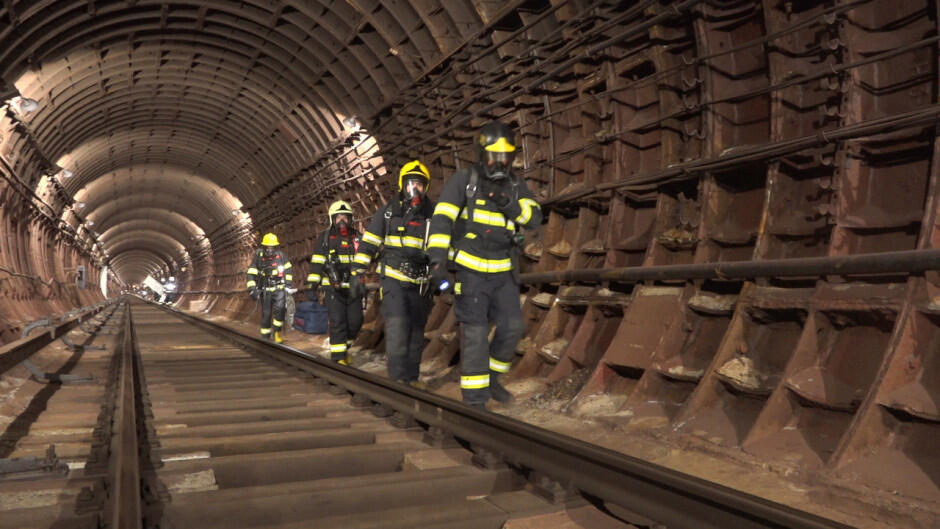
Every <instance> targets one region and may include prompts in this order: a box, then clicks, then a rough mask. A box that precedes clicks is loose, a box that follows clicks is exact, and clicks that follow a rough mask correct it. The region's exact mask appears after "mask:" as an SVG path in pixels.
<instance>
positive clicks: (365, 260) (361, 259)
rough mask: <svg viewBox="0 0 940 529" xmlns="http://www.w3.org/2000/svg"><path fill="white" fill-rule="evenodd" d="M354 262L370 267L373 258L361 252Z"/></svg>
mask: <svg viewBox="0 0 940 529" xmlns="http://www.w3.org/2000/svg"><path fill="white" fill-rule="evenodd" d="M353 261H354V262H356V263H358V264H361V265H364V266H369V264H370V263H372V257H370V256H369V254H367V253H362V252H359V253H357V254H356V258H355V259H353Z"/></svg>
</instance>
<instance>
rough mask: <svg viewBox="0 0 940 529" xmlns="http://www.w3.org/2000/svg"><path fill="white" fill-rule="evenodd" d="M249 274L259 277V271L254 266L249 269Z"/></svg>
mask: <svg viewBox="0 0 940 529" xmlns="http://www.w3.org/2000/svg"><path fill="white" fill-rule="evenodd" d="M248 273H249V274H253V275H258V269H257V268H255V267H253V266H252V267H251V268H249V269H248Z"/></svg>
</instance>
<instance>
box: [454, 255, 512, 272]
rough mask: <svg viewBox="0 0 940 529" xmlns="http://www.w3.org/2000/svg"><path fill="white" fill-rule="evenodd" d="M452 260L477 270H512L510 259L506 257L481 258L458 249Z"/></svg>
mask: <svg viewBox="0 0 940 529" xmlns="http://www.w3.org/2000/svg"><path fill="white" fill-rule="evenodd" d="M454 261H455V262H456V263H457V264H459V265H461V266H464V267H466V268H469V269H471V270H476V271H477V272H486V273H496V272H508V271H510V270H512V260H511V259H509V258H508V257H507V258H505V259H482V258H480V257H476V256H475V255H471V254H468V253H467V252H463V251H460V252H457V255H456V256H454Z"/></svg>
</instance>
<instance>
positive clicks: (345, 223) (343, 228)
mask: <svg viewBox="0 0 940 529" xmlns="http://www.w3.org/2000/svg"><path fill="white" fill-rule="evenodd" d="M349 221H350V218H349V215H347V214H345V213H339V214H337V215H336V216H335V217H333V225H334V226H336V229H338V230H339V233H340V234H341V235H346V233H347V232H348V231H349Z"/></svg>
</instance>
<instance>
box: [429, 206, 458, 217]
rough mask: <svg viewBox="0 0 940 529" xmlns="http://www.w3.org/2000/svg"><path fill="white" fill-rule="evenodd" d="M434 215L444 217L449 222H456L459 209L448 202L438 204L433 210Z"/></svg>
mask: <svg viewBox="0 0 940 529" xmlns="http://www.w3.org/2000/svg"><path fill="white" fill-rule="evenodd" d="M434 214H435V215H444V216H445V217H447V218H449V219H450V220H457V215H458V214H460V208H458V207H457V206H456V205H455V204H451V203H449V202H438V203H437V206H436V207H435V208H434Z"/></svg>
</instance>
